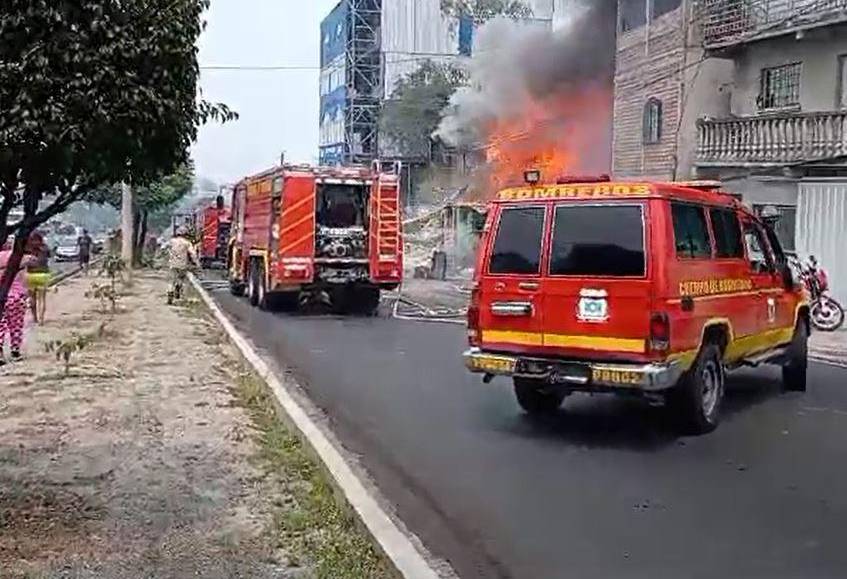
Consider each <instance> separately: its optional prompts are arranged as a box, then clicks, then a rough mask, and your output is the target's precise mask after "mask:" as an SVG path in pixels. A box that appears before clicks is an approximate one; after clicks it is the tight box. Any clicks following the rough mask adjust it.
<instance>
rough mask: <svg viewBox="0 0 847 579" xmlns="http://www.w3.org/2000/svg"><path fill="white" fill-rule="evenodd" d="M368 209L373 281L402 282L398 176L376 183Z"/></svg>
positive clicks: (369, 248) (369, 258)
mask: <svg viewBox="0 0 847 579" xmlns="http://www.w3.org/2000/svg"><path fill="white" fill-rule="evenodd" d="M370 197H371V198H370V202H369V206H368V215H369V221H368V232H369V240H368V260H369V262H370V272H371V281H373V282H374V283H394V282H398V283H399V282H400V279H401V277H402V275H403V240H402V231H401V228H402V222H401V219H400V191H399V187H398V181H397V179H396V178H394V177H389V176H385V175H383V176H381V177H380V178H378V179H375V180H374V183H373V186H372V188H371V196H370Z"/></svg>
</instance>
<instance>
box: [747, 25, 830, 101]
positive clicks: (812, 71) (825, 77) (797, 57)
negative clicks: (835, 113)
mask: <svg viewBox="0 0 847 579" xmlns="http://www.w3.org/2000/svg"><path fill="white" fill-rule="evenodd" d="M839 55H847V26H832V27H825V28H818V29H814V30H808V31H806V32H805V36H804V37H803V38H801V39H797V38H796V36H795V35H793V34H790V35H787V36H781V37H778V38H773V39H770V40H764V41H761V42H757V43H752V44H749V45H746V46H745V47H744V48H743V51H742V52H740V53H739V56H738V58H737V59H736V64H735V83H734V86H733V89H732V92H733V94H732V112H733V113H734V114H736V115H752V114H757V113H758V112H759V108H758V106H757V104H756V98H757V97H758V96H759V90H760V77H761V72H762V69H763V68H766V67H773V66H780V65H783V64H791V63H794V62H802V63H803V64H802V72H801V80H800V108H801V110H803V111H805V112H814V111H831V110H836V109H837V108H838V57H839Z"/></svg>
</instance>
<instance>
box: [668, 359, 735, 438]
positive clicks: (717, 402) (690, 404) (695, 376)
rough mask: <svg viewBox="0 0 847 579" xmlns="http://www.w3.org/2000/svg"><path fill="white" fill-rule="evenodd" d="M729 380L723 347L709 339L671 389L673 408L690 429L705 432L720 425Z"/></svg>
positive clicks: (688, 429) (686, 430)
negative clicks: (724, 364)
mask: <svg viewBox="0 0 847 579" xmlns="http://www.w3.org/2000/svg"><path fill="white" fill-rule="evenodd" d="M725 383H726V372H725V371H724V367H723V356H722V354H721V349H720V347H719V346H718V345H717V344H715V343H708V344H706V345H705V346H703V348H702V349H701V350H700V353H699V354H698V355H697V359H696V360H695V361H694V365H693V366H692V367H691V369H689V370H688V372H686V373H685V375H683V377H682V378H681V379H680V381H679V383H678V384H677V385H676V386H674V388H673V389H672V390H671V391H670V392H669V393H668V406H669V409H670V410H671V412H672V413H673V415H674V418H675V419H677V420H678V422H679V423H680V426H681V427H682V429H683V430H684V431H685V432H686V433H689V434H705V433H707V432H711V431H713V430H714V429H715V428H716V427H717V425H718V422H719V420H720V409H721V402H722V401H723V395H724V386H725Z"/></svg>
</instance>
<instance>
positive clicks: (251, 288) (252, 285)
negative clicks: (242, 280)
mask: <svg viewBox="0 0 847 579" xmlns="http://www.w3.org/2000/svg"><path fill="white" fill-rule="evenodd" d="M257 269H258V268H257V267H256V263H255V262H254V263H252V264H250V276H249V277H248V278H247V299H248V300H249V301H250V305H251V306H254V307H255V306H258V305H259V295H258V294H259V292H258V288H257V287H256V283H257V282H258V280H259V276H258V273H257Z"/></svg>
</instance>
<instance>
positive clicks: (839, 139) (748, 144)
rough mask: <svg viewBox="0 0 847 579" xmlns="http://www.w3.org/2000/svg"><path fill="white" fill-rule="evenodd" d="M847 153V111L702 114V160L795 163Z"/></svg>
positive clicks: (699, 138)
mask: <svg viewBox="0 0 847 579" xmlns="http://www.w3.org/2000/svg"><path fill="white" fill-rule="evenodd" d="M841 156H847V111H836V112H821V113H796V114H777V115H768V116H753V117H734V118H731V119H719V120H715V119H701V120H700V121H698V123H697V162H698V164H699V165H716V166H720V165H724V166H750V165H783V164H785V165H790V164H794V163H803V162H806V161H820V160H825V159H832V158H835V157H841Z"/></svg>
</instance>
